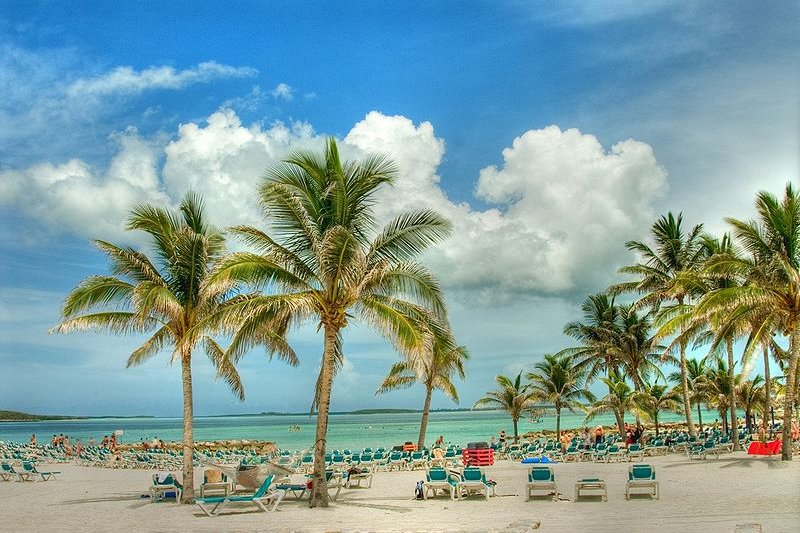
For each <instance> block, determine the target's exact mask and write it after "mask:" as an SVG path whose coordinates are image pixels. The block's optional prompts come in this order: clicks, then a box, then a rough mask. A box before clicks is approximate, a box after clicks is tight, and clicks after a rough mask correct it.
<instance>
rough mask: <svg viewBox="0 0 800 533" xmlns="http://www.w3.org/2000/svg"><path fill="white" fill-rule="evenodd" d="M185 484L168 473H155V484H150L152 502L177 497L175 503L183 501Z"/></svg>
mask: <svg viewBox="0 0 800 533" xmlns="http://www.w3.org/2000/svg"><path fill="white" fill-rule="evenodd" d="M182 493H183V485H181V484H180V482H179V481H178V480H177V479H175V476H174V475H172V474H168V473H160V474H153V484H152V485H150V502H151V503H155V502H157V501H158V500H164V499H166V498H173V497H174V498H175V503H181V494H182Z"/></svg>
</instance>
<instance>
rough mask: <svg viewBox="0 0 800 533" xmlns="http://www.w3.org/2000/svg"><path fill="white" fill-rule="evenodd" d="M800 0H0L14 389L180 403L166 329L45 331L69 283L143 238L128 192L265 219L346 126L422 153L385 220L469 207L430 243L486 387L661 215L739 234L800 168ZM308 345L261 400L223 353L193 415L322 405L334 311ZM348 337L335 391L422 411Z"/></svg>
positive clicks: (202, 384)
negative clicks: (218, 371) (282, 176)
mask: <svg viewBox="0 0 800 533" xmlns="http://www.w3.org/2000/svg"><path fill="white" fill-rule="evenodd" d="M799 11H800V10H799V9H798V6H797V4H796V3H777V2H776V3H768V5H755V4H753V3H751V2H692V1H688V2H677V1H670V0H659V1H653V2H634V1H627V0H612V1H609V2H603V3H599V2H579V1H565V2H521V1H519V2H518V1H510V2H435V3H430V2H403V3H388V2H349V3H330V2H269V3H265V2H172V3H164V2H128V3H124V4H123V5H115V4H112V3H108V2H71V3H64V2H29V1H24V2H22V1H20V2H16V1H8V0H0V87H2V94H3V98H2V99H0V238H2V242H3V248H4V253H3V254H2V255H0V289H1V290H0V408H10V409H19V410H26V411H32V412H46V413H75V414H90V415H99V414H109V413H114V414H139V413H144V414H154V415H179V414H180V412H181V401H180V386H179V369H178V368H177V367H169V366H168V365H167V360H168V355H167V354H164V355H163V356H160V357H156V358H154V359H153V360H151V361H149V362H148V363H146V364H144V365H142V366H140V367H137V368H134V369H125V368H124V363H125V360H126V357H127V354H128V353H130V351H131V350H132V349H133V348H134V347H135V346H137V342H139V341H140V340H141V339H135V338H115V337H111V336H107V335H100V334H71V335H65V336H60V335H58V336H57V335H48V334H47V329H48V328H49V327H51V326H53V325H55V324H56V323H57V321H58V311H59V306H60V304H61V301H62V300H63V298H64V296H65V295H66V294H67V293H68V292H69V290H70V289H71V288H72V287H73V286H74V285H75V284H76V283H78V282H79V281H80V280H81V279H83V278H84V277H86V276H88V275H91V274H94V273H101V272H104V271H105V268H106V265H105V261H104V259H103V258H102V256H100V254H98V253H97V252H96V251H94V250H93V249H92V248H91V246H90V245H89V240H90V239H92V238H103V239H107V240H112V241H115V242H120V243H131V244H134V245H137V246H140V245H141V244H142V242H141V241H140V240H137V239H138V237H137V236H135V235H130V234H126V233H125V232H124V231H123V230H122V227H123V225H124V220H125V216H126V214H127V212H128V210H129V209H130V207H131V206H132V205H134V204H136V203H139V202H153V203H160V204H165V205H166V204H175V203H176V202H177V200H178V199H179V198H180V197H181V196H182V195H183V193H184V192H185V190H186V189H187V188H189V187H191V188H194V189H196V190H198V191H200V192H202V193H203V194H204V195H205V197H206V199H207V204H208V209H209V213H210V214H211V215H212V216H213V219H214V222H215V223H216V224H218V225H220V226H226V225H232V224H235V223H250V224H257V225H258V224H261V225H263V221H262V219H261V218H260V217H259V214H258V207H257V205H256V204H255V203H254V201H253V193H254V191H255V187H256V186H257V184H258V181H259V177H260V175H261V174H262V173H263V171H264V169H265V168H267V167H268V166H269V165H270V164H274V163H275V162H276V161H279V160H280V159H281V157H283V156H284V155H286V153H287V152H288V151H290V150H292V149H295V148H318V147H319V146H321V145H322V142H323V141H324V138H325V137H326V136H329V135H333V136H335V137H337V138H338V139H339V140H340V143H341V146H342V148H343V150H344V151H345V152H346V153H347V154H348V155H349V156H350V157H359V156H360V155H363V154H365V153H369V152H374V151H380V152H385V153H388V154H389V155H390V156H391V157H393V158H394V159H395V160H396V161H397V162H398V165H399V166H400V169H401V172H402V176H401V178H400V180H399V181H398V184H397V186H396V188H395V190H394V191H392V192H390V193H385V194H384V196H383V201H382V202H381V204H380V206H379V207H378V215H379V216H380V217H382V218H388V217H390V216H391V215H393V214H394V213H396V212H399V211H402V210H405V209H409V208H412V207H418V206H420V205H426V206H429V207H432V208H435V209H438V210H440V211H441V212H442V213H444V214H445V215H447V216H448V217H449V218H451V220H453V222H454V224H455V228H456V230H455V233H454V235H453V237H452V238H451V239H450V240H448V242H447V243H445V244H444V245H443V246H442V247H441V248H440V249H438V250H436V251H434V252H432V253H430V254H429V255H428V256H426V258H425V260H426V262H427V263H428V264H429V265H430V266H431V268H433V269H434V270H435V271H436V272H437V274H438V275H439V276H440V278H441V279H442V281H443V283H444V285H445V287H446V290H447V295H448V299H449V301H450V307H451V314H452V321H453V327H454V329H455V331H456V334H457V336H458V338H459V340H460V341H461V342H462V343H464V344H466V345H467V346H468V347H469V348H470V350H471V352H472V359H471V361H470V363H469V365H468V372H469V375H468V378H467V380H466V382H465V383H464V384H463V385H461V387H460V394H461V398H462V405H463V406H469V405H471V404H472V403H473V402H474V401H475V400H476V399H477V398H478V397H480V396H481V395H482V394H483V393H484V392H485V391H486V390H489V389H491V388H492V386H493V378H494V376H495V374H497V373H515V372H517V371H518V370H520V369H522V368H530V367H531V366H532V364H533V363H534V362H535V361H536V360H538V359H539V358H540V357H541V355H542V354H543V353H547V352H552V351H557V350H558V349H560V348H563V347H566V346H568V345H570V341H569V340H568V339H566V338H565V337H563V335H562V334H561V329H562V327H563V325H564V324H565V323H566V322H567V321H569V320H573V319H575V318H578V317H579V304H580V301H581V300H582V299H583V298H584V297H585V296H586V295H587V294H589V293H591V292H596V291H599V290H602V289H603V288H605V287H606V286H607V285H608V284H609V283H611V282H613V281H616V280H618V279H619V278H618V276H617V275H616V274H615V272H616V270H617V268H618V267H619V266H620V265H623V264H628V263H630V262H631V261H632V260H633V257H632V256H631V255H630V254H629V253H628V252H627V251H626V250H625V248H624V242H625V241H626V240H629V239H643V238H645V237H646V235H647V231H648V227H649V225H650V224H651V223H652V221H653V220H654V219H655V218H656V217H657V216H658V215H660V214H662V213H665V212H666V211H667V210H670V209H671V210H674V211H683V212H684V213H685V217H686V220H687V222H688V223H690V224H694V223H699V222H704V223H706V226H707V228H708V229H709V230H711V231H717V232H718V231H721V230H723V229H724V228H725V224H724V222H723V218H724V217H725V216H735V217H739V218H747V217H750V216H751V215H752V209H751V205H752V201H753V197H754V195H755V193H756V192H757V191H759V190H763V189H766V190H770V191H772V192H774V193H775V194H779V193H780V191H781V188H782V187H783V185H784V184H785V183H786V182H787V181H790V180H792V181H794V182H795V183H797V177H798V170H800V163H798V152H800V150H799V148H800V139H799V138H798V130H800V109H799V108H800V104H799V103H798V102H800V98H798V88H800V83H799V81H800V72H799V71H798V65H800V62H799V61H798V59H800V57H798V56H800V53H799V52H798V50H800V42H798V41H800V37H798V32H797V31H796V29H797V25H798V21H799V18H800V17H798V15H800V12H799ZM292 342H293V343H294V346H295V348H296V350H297V352H298V353H299V355H300V357H301V365H300V366H299V367H297V368H289V367H286V366H285V365H284V364H282V363H280V362H277V361H274V362H267V361H266V358H265V357H264V354H263V353H262V352H261V351H257V352H254V353H252V354H250V355H248V356H247V357H246V358H245V359H244V360H243V361H242V364H241V368H240V371H241V373H242V376H243V379H244V383H245V387H246V392H247V400H246V401H245V403H243V404H240V403H239V402H238V401H236V400H235V398H234V397H233V395H232V394H231V393H230V392H229V391H228V390H226V388H225V385H224V383H220V382H215V381H214V376H213V370H212V368H211V366H210V365H209V364H208V363H207V362H206V361H204V360H203V359H202V355H199V354H198V357H196V359H195V361H196V364H195V373H194V375H195V392H196V412H197V413H198V414H216V413H233V412H261V411H273V410H274V411H283V410H288V411H304V410H305V409H307V407H308V405H309V403H310V400H311V397H312V387H313V383H314V380H315V375H316V372H317V364H318V363H317V361H318V358H319V353H320V351H321V339H320V338H319V337H318V336H317V335H316V333H315V332H314V327H313V325H310V326H309V327H308V328H305V329H302V330H299V331H296V332H294V333H293V334H292ZM345 343H346V355H347V357H348V360H347V363H346V365H345V368H344V370H343V372H342V374H341V376H340V377H339V379H338V380H337V383H336V385H335V387H334V396H333V402H334V403H333V408H334V409H335V410H346V409H353V408H360V407H367V406H371V407H372V406H384V407H419V406H421V403H422V397H421V391H420V390H419V389H415V388H412V389H410V390H407V391H401V392H396V393H391V394H388V395H385V396H382V397H378V398H375V397H374V396H373V392H374V390H375V389H376V388H377V385H378V383H379V382H380V380H381V378H382V376H383V375H384V374H385V372H386V371H387V370H388V367H389V365H390V364H391V363H392V362H393V361H394V360H395V358H396V354H394V353H393V352H392V350H391V349H390V348H389V347H388V346H387V345H386V344H385V343H383V342H382V341H381V340H380V339H379V338H378V337H377V336H375V335H374V334H372V333H370V332H369V331H368V330H366V329H365V328H362V327H357V326H355V327H353V328H352V330H351V331H348V332H347V333H346V335H345ZM287 391H291V393H290V394H287ZM450 406H452V404H451V403H449V402H448V401H446V400H445V399H444V398H442V397H436V398H435V399H434V407H450Z"/></svg>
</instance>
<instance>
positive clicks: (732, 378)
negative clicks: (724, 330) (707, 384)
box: [725, 338, 740, 451]
mask: <svg viewBox="0 0 800 533" xmlns="http://www.w3.org/2000/svg"><path fill="white" fill-rule="evenodd" d="M725 344H726V348H727V350H726V351H727V352H728V381H729V383H730V385H729V386H730V388H731V391H730V394H729V395H728V403H729V404H730V409H731V424H730V426H731V443H732V444H733V451H737V450H739V449H740V448H739V424H737V423H736V422H737V418H738V417H737V416H736V375H735V373H734V371H733V365H734V360H733V340H732V339H730V338H729V339H726V341H725Z"/></svg>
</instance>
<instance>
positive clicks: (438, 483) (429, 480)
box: [422, 468, 460, 500]
mask: <svg viewBox="0 0 800 533" xmlns="http://www.w3.org/2000/svg"><path fill="white" fill-rule="evenodd" d="M459 481H460V480H459V479H458V478H456V477H455V476H453V475H452V474H450V473H449V472H448V471H447V470H445V469H444V468H430V469H428V471H427V472H425V482H424V483H423V485H422V486H423V490H422V497H423V498H424V499H426V500H427V499H428V491H430V492H432V493H433V497H434V498H435V497H436V491H437V490H441V491H447V492H448V493H449V494H450V499H451V500H454V499H455V497H456V486H457V485H458V482H459Z"/></svg>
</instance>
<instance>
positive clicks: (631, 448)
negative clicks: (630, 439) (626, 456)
mask: <svg viewBox="0 0 800 533" xmlns="http://www.w3.org/2000/svg"><path fill="white" fill-rule="evenodd" d="M640 449H641V445H639V444H629V445H628V451H629V452H638V451H639V450H640Z"/></svg>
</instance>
